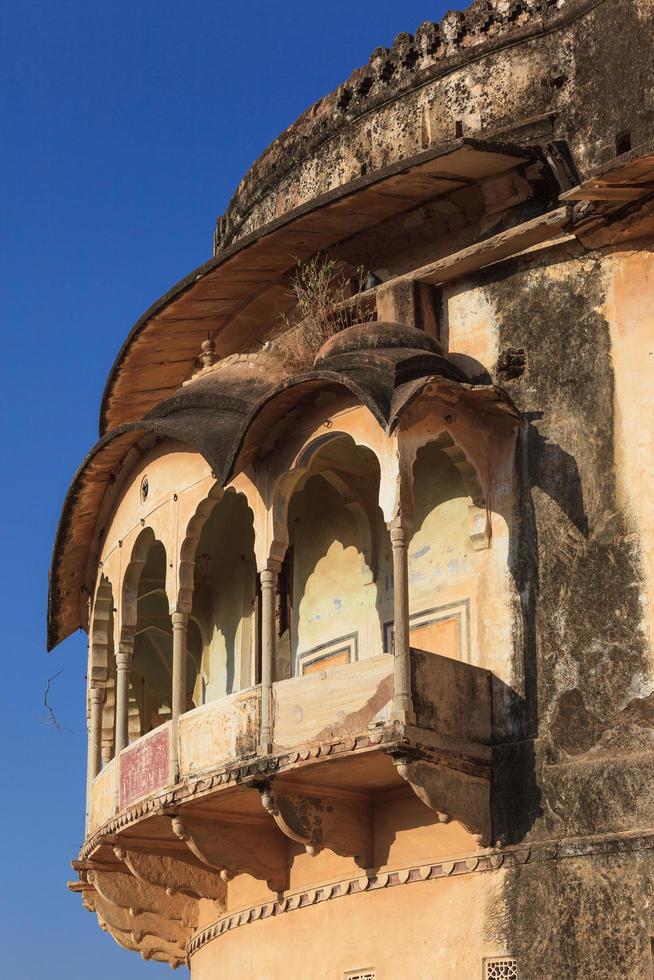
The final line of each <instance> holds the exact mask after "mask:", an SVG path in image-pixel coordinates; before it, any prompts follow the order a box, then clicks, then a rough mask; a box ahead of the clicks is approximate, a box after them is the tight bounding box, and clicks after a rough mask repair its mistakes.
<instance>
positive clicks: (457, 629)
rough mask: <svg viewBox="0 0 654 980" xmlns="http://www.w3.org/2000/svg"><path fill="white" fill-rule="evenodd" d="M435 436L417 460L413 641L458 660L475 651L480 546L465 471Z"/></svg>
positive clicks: (412, 568) (411, 572) (412, 552)
mask: <svg viewBox="0 0 654 980" xmlns="http://www.w3.org/2000/svg"><path fill="white" fill-rule="evenodd" d="M448 448H451V447H449V446H446V445H445V444H444V443H443V442H441V441H439V440H436V441H434V442H429V443H427V445H425V446H422V447H421V448H420V449H419V450H418V453H417V455H416V459H415V461H414V465H413V496H414V513H413V536H412V538H411V542H410V545H409V611H410V626H411V630H410V641H411V646H412V647H414V648H416V649H419V650H425V651H428V652H432V653H438V654H441V655H443V656H447V657H453V658H454V659H461V660H468V659H469V656H470V645H469V634H470V604H471V599H472V596H473V594H474V591H475V589H474V576H475V551H474V549H473V546H472V541H471V539H470V524H469V506H470V504H471V500H470V498H469V495H468V489H467V487H466V485H465V483H464V476H463V475H462V473H461V471H460V469H459V468H457V466H456V465H455V463H454V462H453V461H452V459H451V458H450V455H448V452H447V451H446V450H447V449H448Z"/></svg>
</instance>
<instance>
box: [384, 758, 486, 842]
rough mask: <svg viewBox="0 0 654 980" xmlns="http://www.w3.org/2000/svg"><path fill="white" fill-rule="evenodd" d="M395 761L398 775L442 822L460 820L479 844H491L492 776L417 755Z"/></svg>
mask: <svg viewBox="0 0 654 980" xmlns="http://www.w3.org/2000/svg"><path fill="white" fill-rule="evenodd" d="M394 761H395V767H396V769H397V772H398V775H400V776H401V777H402V779H405V780H406V781H407V783H408V784H409V786H410V787H411V789H412V790H413V792H414V793H415V794H416V796H417V797H418V798H419V799H420V800H422V802H423V803H424V804H425V805H426V806H428V807H429V808H430V809H431V810H434V811H435V812H436V814H437V815H438V819H439V821H440V822H441V823H448V822H449V821H450V820H457V821H458V822H459V823H461V824H463V826H464V827H465V828H466V830H467V831H468V832H469V833H470V834H472V836H473V837H474V839H475V842H476V843H477V844H479V845H481V846H482V847H487V846H488V845H489V844H490V834H491V825H490V780H488V779H483V778H482V777H480V776H472V775H469V774H468V773H464V772H461V771H460V770H458V769H451V768H450V767H449V766H439V765H435V764H434V763H431V762H424V761H421V760H416V759H407V758H399V759H395V760H394Z"/></svg>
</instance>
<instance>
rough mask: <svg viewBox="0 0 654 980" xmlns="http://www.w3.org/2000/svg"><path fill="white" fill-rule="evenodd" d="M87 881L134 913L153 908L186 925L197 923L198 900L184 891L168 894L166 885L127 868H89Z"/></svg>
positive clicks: (101, 893)
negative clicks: (126, 870)
mask: <svg viewBox="0 0 654 980" xmlns="http://www.w3.org/2000/svg"><path fill="white" fill-rule="evenodd" d="M86 874H87V878H88V881H89V883H90V884H91V885H93V887H94V888H95V890H96V891H97V892H98V894H99V895H100V896H101V897H102V898H104V899H105V901H107V902H110V903H111V904H112V905H117V906H118V907H119V908H123V909H129V910H130V911H131V913H132V915H141V914H142V913H143V912H154V913H156V914H157V915H162V916H164V918H166V919H172V920H174V921H177V922H181V923H182V925H184V926H187V927H195V925H196V924H197V916H198V910H197V902H195V901H193V899H191V898H187V897H186V896H184V895H174V896H173V895H168V894H167V893H166V889H165V888H161V887H160V886H159V885H152V884H149V883H146V882H144V881H140V880H139V879H138V878H135V877H134V876H133V875H131V874H128V873H126V872H124V871H98V870H94V871H87V873H86Z"/></svg>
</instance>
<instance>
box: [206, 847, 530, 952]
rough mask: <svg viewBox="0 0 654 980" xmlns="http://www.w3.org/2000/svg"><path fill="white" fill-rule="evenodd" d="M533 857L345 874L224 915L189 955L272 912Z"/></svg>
mask: <svg viewBox="0 0 654 980" xmlns="http://www.w3.org/2000/svg"><path fill="white" fill-rule="evenodd" d="M530 857H531V851H530V849H529V848H516V849H514V850H513V851H510V852H507V853H506V854H505V853H502V852H495V853H492V854H488V853H486V854H471V855H469V856H466V857H457V858H453V859H452V860H450V861H438V862H435V863H428V864H423V865H419V866H414V867H411V868H404V869H402V870H400V871H387V872H381V873H379V874H364V875H361V876H360V877H357V878H346V879H344V880H342V881H338V882H334V883H332V884H329V885H323V886H321V887H318V888H310V889H306V890H304V891H301V892H295V893H294V894H292V895H285V896H283V897H281V898H278V899H277V900H276V901H273V902H264V903H263V904H260V905H253V906H251V907H250V908H248V909H243V910H241V911H240V912H235V913H232V914H227V915H224V916H221V917H220V918H219V919H217V920H216V922H214V923H212V924H211V925H210V926H208V927H207V928H205V929H203V930H201V931H200V932H198V933H197V934H196V935H195V936H194V937H193V939H192V940H191V941H190V943H189V944H188V955H189V958H190V957H191V956H193V954H194V953H197V951H198V950H199V949H202V947H203V946H206V945H207V943H210V942H211V941H212V940H214V939H217V938H218V937H219V936H222V935H223V934H224V933H226V932H229V931H230V930H231V929H238V928H239V927H240V926H245V925H248V924H249V923H250V922H257V921H258V920H260V919H268V918H271V917H272V916H276V915H283V914H284V913H286V912H293V911H295V910H296V909H304V908H308V907H309V906H310V905H318V904H320V903H321V902H327V901H331V900H332V899H337V898H344V897H345V896H346V895H359V894H363V893H364V892H372V891H378V890H380V889H384V888H394V887H396V886H398V885H407V884H411V883H413V882H416V881H430V880H433V879H438V878H449V877H452V876H457V875H463V874H472V873H473V872H478V871H497V870H499V869H500V868H502V866H503V865H505V864H506V866H507V867H514V866H516V865H519V864H525V863H526V862H527V861H528V860H529V859H530Z"/></svg>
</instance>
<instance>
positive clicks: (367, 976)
mask: <svg viewBox="0 0 654 980" xmlns="http://www.w3.org/2000/svg"><path fill="white" fill-rule="evenodd" d="M343 980H375V971H374V970H353V971H352V972H351V973H344V974H343Z"/></svg>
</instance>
